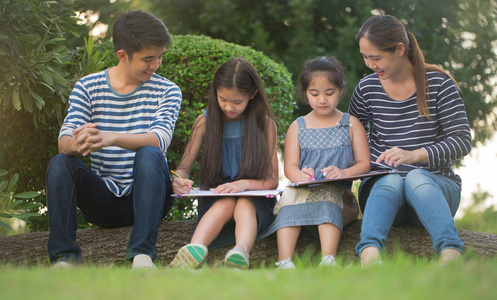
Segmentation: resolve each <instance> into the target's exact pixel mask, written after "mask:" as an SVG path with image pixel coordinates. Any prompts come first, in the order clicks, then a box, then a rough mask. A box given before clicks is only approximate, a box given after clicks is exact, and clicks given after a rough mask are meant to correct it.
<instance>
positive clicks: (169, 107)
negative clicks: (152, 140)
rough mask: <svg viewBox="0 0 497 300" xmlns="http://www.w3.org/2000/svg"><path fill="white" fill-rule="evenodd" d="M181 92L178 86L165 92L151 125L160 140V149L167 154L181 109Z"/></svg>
mask: <svg viewBox="0 0 497 300" xmlns="http://www.w3.org/2000/svg"><path fill="white" fill-rule="evenodd" d="M181 99H182V95H181V90H180V89H179V87H178V86H177V85H176V84H171V86H170V87H169V88H168V89H167V90H166V91H165V93H164V95H163V97H162V99H161V101H160V104H159V107H158V109H157V111H156V113H155V116H154V119H153V121H152V123H151V124H150V131H151V132H153V133H155V134H156V136H157V139H158V140H159V149H160V150H161V151H162V152H166V151H167V148H168V147H169V144H171V140H172V138H173V132H174V127H175V125H176V120H177V119H178V115H179V111H180V108H181Z"/></svg>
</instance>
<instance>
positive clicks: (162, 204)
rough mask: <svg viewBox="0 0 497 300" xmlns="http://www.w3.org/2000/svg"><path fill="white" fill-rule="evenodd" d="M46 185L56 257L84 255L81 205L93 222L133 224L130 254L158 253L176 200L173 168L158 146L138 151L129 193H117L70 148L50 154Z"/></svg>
mask: <svg viewBox="0 0 497 300" xmlns="http://www.w3.org/2000/svg"><path fill="white" fill-rule="evenodd" d="M46 186H47V206H48V220H49V226H50V234H49V238H48V254H49V256H50V261H51V262H56V261H59V260H65V261H72V262H79V261H81V249H80V247H79V246H78V245H77V244H76V228H77V215H76V206H77V207H79V209H80V210H81V212H82V213H83V216H84V217H85V219H86V220H87V221H88V222H90V223H92V224H95V225H97V226H100V227H125V226H133V229H132V231H131V236H130V238H129V243H128V246H127V249H126V258H128V259H129V258H132V257H134V256H136V255H138V254H146V255H149V256H150V257H152V259H156V258H157V248H156V247H155V243H156V241H157V235H158V230H159V224H160V222H161V220H162V219H163V218H164V217H165V216H166V215H167V214H168V213H169V211H170V209H171V208H172V206H173V202H174V200H173V199H172V198H171V191H172V187H171V177H170V175H169V168H168V165H167V162H166V161H165V159H164V156H163V155H162V153H161V152H160V150H159V149H158V148H157V147H152V146H145V147H142V148H140V149H139V150H138V151H136V154H135V160H134V164H133V186H132V191H131V193H130V194H128V195H127V196H123V197H117V196H115V195H114V194H113V193H112V192H111V191H110V190H109V189H108V188H107V186H106V185H105V182H104V181H103V180H102V179H101V178H100V177H99V176H98V175H97V174H96V173H95V172H93V171H92V170H91V169H90V168H88V167H87V166H86V165H85V164H84V163H83V162H82V161H81V160H80V159H79V158H77V157H74V156H68V155H65V154H58V155H56V156H55V157H53V158H52V159H51V160H50V164H49V167H48V171H47V178H46Z"/></svg>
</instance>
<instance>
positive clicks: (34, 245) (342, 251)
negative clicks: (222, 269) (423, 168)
mask: <svg viewBox="0 0 497 300" xmlns="http://www.w3.org/2000/svg"><path fill="white" fill-rule="evenodd" d="M194 224H195V221H194V220H191V221H172V222H163V223H162V224H161V225H160V228H159V238H158V241H157V249H158V260H159V262H160V264H161V265H167V264H168V263H169V262H170V261H171V260H172V259H173V258H174V255H176V252H177V251H178V249H179V248H181V247H182V246H183V245H185V244H186V243H188V242H189V240H190V238H191V234H192V230H193V225H194ZM360 229H361V220H356V221H354V222H352V223H351V224H349V225H348V226H347V227H345V229H344V232H343V235H342V238H341V241H340V246H339V248H338V253H339V255H341V256H342V257H343V259H344V260H348V261H355V260H358V257H357V255H356V254H355V251H354V247H355V245H356V244H357V243H358V242H359V234H360ZM130 233H131V227H124V228H111V229H108V228H89V229H80V230H78V231H77V242H78V244H79V245H80V247H81V249H82V253H83V259H84V262H85V263H91V264H93V265H114V264H117V265H121V264H123V263H125V258H124V255H125V250H126V245H127V243H128V238H129V235H130ZM459 235H460V237H461V239H462V240H463V242H464V243H465V245H466V248H467V249H471V250H470V251H472V252H473V253H474V254H475V255H477V256H481V257H493V256H495V255H496V254H497V234H491V233H480V232H473V231H469V230H463V229H459ZM47 242H48V232H33V233H26V234H18V235H13V236H8V237H0V263H2V264H8V265H13V266H32V265H40V264H41V265H43V264H48V254H47ZM231 247H232V245H230V246H226V247H222V248H218V249H214V250H212V251H210V252H209V256H208V263H209V264H216V263H217V262H219V261H222V259H223V258H224V255H225V254H226V252H227V251H228V250H229V249H231ZM394 248H395V249H400V250H402V251H403V252H404V253H406V254H408V255H414V256H425V257H431V256H432V255H433V252H432V242H431V239H430V237H429V235H428V233H427V232H426V230H425V229H423V228H416V227H412V226H400V227H396V228H392V230H391V231H390V234H389V236H388V241H387V244H386V250H387V253H391V252H392V251H393V249H394ZM305 251H313V252H314V253H318V252H319V245H317V244H314V243H312V242H310V241H309V240H308V239H306V238H305V237H301V238H300V239H299V242H298V244H297V249H296V252H297V253H298V254H300V255H302V254H303V253H304V252H305ZM277 255H278V250H277V244H276V235H275V234H273V235H271V236H269V237H267V238H265V239H262V240H258V241H256V243H255V245H254V247H253V250H252V252H251V254H250V259H251V265H252V266H258V265H261V264H264V265H267V266H270V265H273V263H274V261H275V260H276V259H277Z"/></svg>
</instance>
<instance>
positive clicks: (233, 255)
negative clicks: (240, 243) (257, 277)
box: [224, 248, 250, 269]
mask: <svg viewBox="0 0 497 300" xmlns="http://www.w3.org/2000/svg"><path fill="white" fill-rule="evenodd" d="M249 264H250V261H249V258H248V255H247V254H246V253H245V252H243V250H240V249H238V248H234V249H231V250H230V251H228V253H226V256H225V257H224V265H225V266H226V267H229V268H239V269H241V268H248V266H249Z"/></svg>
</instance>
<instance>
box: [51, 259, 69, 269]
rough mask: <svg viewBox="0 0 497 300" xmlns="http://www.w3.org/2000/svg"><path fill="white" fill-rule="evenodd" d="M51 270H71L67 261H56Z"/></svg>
mask: <svg viewBox="0 0 497 300" xmlns="http://www.w3.org/2000/svg"><path fill="white" fill-rule="evenodd" d="M52 268H54V269H69V268H72V264H71V263H68V262H67V261H63V260H61V261H58V262H56V263H54V264H53V265H52Z"/></svg>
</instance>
